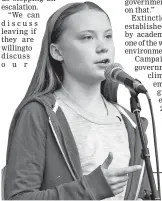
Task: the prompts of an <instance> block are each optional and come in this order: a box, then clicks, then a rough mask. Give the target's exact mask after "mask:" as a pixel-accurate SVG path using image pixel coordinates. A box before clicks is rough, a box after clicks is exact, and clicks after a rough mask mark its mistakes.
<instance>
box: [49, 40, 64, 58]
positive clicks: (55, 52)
mask: <svg viewBox="0 0 162 201" xmlns="http://www.w3.org/2000/svg"><path fill="white" fill-rule="evenodd" d="M50 54H51V56H52V58H53V59H55V60H57V61H63V57H62V54H61V50H60V49H59V46H58V45H57V44H54V43H51V45H50Z"/></svg>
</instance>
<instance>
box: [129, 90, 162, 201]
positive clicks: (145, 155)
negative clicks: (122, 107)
mask: <svg viewBox="0 0 162 201" xmlns="http://www.w3.org/2000/svg"><path fill="white" fill-rule="evenodd" d="M130 94H131V98H130V105H131V111H132V113H134V114H135V116H136V121H137V127H138V131H139V134H140V138H141V144H142V150H141V152H142V154H141V156H142V159H143V160H145V164H146V170H147V174H148V179H149V183H150V187H151V191H152V192H151V193H150V192H149V191H147V190H144V194H143V196H144V198H146V199H150V198H151V200H160V196H159V193H158V191H157V189H156V184H155V180H154V176H153V171H152V165H151V161H150V153H149V149H148V148H147V143H146V139H145V136H144V132H143V128H142V123H141V118H140V111H141V106H140V102H139V99H138V93H137V92H135V91H134V90H131V91H130Z"/></svg>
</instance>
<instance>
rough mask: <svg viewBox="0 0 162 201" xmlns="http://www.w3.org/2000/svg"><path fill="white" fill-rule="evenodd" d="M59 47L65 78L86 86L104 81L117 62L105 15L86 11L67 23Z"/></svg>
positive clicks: (67, 20) (109, 27)
mask: <svg viewBox="0 0 162 201" xmlns="http://www.w3.org/2000/svg"><path fill="white" fill-rule="evenodd" d="M64 26H65V30H64V32H63V34H62V35H61V38H60V40H59V42H58V43H57V47H58V49H59V56H60V57H59V59H60V60H62V67H63V69H64V74H66V75H65V76H70V77H73V78H74V79H77V80H80V81H81V82H84V83H88V82H90V83H92V82H96V81H102V80H104V79H105V78H104V70H105V68H106V66H107V65H108V63H112V62H113V61H114V43H113V39H112V28H111V24H110V21H109V19H108V17H107V16H106V14H105V13H104V12H101V11H96V10H84V11H80V12H78V13H75V14H73V15H71V16H70V17H69V18H68V19H66V21H65V24H64Z"/></svg>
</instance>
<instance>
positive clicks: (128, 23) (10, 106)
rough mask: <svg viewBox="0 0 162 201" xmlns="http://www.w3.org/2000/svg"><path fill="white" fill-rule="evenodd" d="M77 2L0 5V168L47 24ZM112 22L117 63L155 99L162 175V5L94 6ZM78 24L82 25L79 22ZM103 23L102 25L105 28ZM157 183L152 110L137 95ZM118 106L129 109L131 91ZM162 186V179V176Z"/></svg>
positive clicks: (140, 1)
mask: <svg viewBox="0 0 162 201" xmlns="http://www.w3.org/2000/svg"><path fill="white" fill-rule="evenodd" d="M74 2H80V1H78V0H1V4H0V92H1V93H0V131H1V137H0V138H1V140H0V151H1V160H0V168H1V169H2V168H3V167H4V166H5V164H6V150H7V143H8V131H9V126H10V123H11V120H12V117H13V114H14V111H15V109H16V108H17V106H18V104H19V103H20V102H21V100H22V99H23V97H24V95H25V93H26V91H27V89H28V87H29V84H30V82H31V79H32V76H33V74H34V71H35V69H36V65H37V61H38V57H39V54H40V49H41V43H42V39H43V35H44V32H45V28H46V22H47V20H48V18H49V17H50V16H51V15H52V14H53V13H54V12H55V11H56V10H58V9H59V8H60V7H62V6H64V5H65V4H67V3H74ZM92 2H94V3H96V4H97V5H99V6H100V7H101V8H102V9H103V10H104V11H105V12H106V13H107V14H108V16H109V18H110V21H111V25H112V29H113V41H114V45H115V63H119V64H121V65H122V67H123V69H124V71H125V72H126V73H127V74H129V75H130V76H132V77H133V78H136V79H138V80H139V81H141V83H142V84H143V85H144V86H145V88H146V89H147V90H148V93H149V95H150V97H151V101H152V106H153V111H154V118H155V125H156V131H157V144H158V152H159V159H160V160H159V165H160V171H162V160H161V158H162V146H161V140H162V135H161V130H162V128H161V124H162V12H161V11H162V0H120V1H119V0H92ZM78 23H79V22H78ZM101 23H102V22H101ZM138 97H139V100H140V104H141V109H142V110H141V116H143V117H146V118H147V119H148V122H149V125H148V128H147V131H146V134H147V137H148V148H149V150H150V155H151V163H152V167H153V172H154V177H155V180H156V171H157V170H156V160H155V152H154V146H155V145H154V140H153V131H152V121H151V115H150V109H149V104H148V101H147V98H146V95H144V94H139V96H138ZM118 103H119V104H120V105H122V106H123V107H125V108H127V109H128V110H131V109H130V91H129V89H128V88H126V87H125V86H124V85H122V84H120V85H119V89H118ZM161 180H162V176H161Z"/></svg>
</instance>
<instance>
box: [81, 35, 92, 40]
mask: <svg viewBox="0 0 162 201" xmlns="http://www.w3.org/2000/svg"><path fill="white" fill-rule="evenodd" d="M82 39H83V40H92V39H93V37H92V36H84V37H83V38H82Z"/></svg>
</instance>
